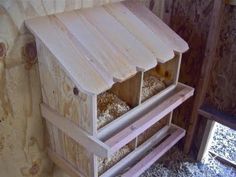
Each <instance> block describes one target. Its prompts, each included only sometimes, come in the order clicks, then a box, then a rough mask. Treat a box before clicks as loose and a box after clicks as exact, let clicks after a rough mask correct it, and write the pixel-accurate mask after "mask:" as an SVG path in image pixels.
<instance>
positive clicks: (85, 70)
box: [26, 17, 113, 94]
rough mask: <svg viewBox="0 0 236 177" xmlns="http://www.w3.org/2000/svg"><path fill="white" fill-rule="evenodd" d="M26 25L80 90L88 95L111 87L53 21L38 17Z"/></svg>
mask: <svg viewBox="0 0 236 177" xmlns="http://www.w3.org/2000/svg"><path fill="white" fill-rule="evenodd" d="M26 25H27V27H28V28H29V29H30V30H31V32H32V33H33V34H34V36H35V37H37V38H39V40H40V41H42V42H43V44H44V45H45V46H47V48H48V49H49V50H50V52H51V53H52V54H53V55H54V56H55V58H56V59H57V60H58V61H59V63H60V64H61V66H62V68H63V69H64V70H65V71H66V73H67V74H68V75H69V76H70V78H71V79H72V80H73V81H74V83H75V84H76V86H77V87H78V88H79V89H80V90H82V91H84V92H85V93H89V94H91V93H92V94H99V93H101V92H103V91H105V90H107V89H109V88H110V87H111V85H112V84H113V81H111V80H109V79H107V78H104V76H102V75H101V74H100V73H99V72H97V71H96V69H95V68H94V67H93V66H92V65H91V64H90V63H89V62H88V61H87V60H86V59H85V58H84V56H82V55H81V53H80V52H79V51H78V50H77V48H76V46H75V45H74V44H73V43H72V42H71V40H70V39H69V38H68V36H67V35H66V34H65V32H63V31H62V29H60V28H58V26H56V25H55V24H54V20H51V19H50V18H49V17H39V18H37V20H36V19H31V20H27V21H26ZM49 33H50V35H48V34H49ZM38 52H40V51H38ZM79 68H80V69H79ZM85 76H86V77H85Z"/></svg>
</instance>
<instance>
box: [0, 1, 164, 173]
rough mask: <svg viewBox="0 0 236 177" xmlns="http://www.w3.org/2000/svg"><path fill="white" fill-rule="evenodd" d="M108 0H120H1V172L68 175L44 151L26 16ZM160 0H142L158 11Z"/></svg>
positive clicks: (34, 57) (34, 56) (33, 53)
mask: <svg viewBox="0 0 236 177" xmlns="http://www.w3.org/2000/svg"><path fill="white" fill-rule="evenodd" d="M112 1H114V2H115V1H120V0H0V176H1V177H36V176H37V177H66V176H67V175H65V174H64V172H62V171H61V169H59V168H58V167H56V166H53V164H52V163H51V161H50V160H49V159H48V157H47V154H46V149H45V148H46V145H45V142H44V133H45V131H44V125H43V119H42V118H41V115H40V110H39V103H40V102H41V91H40V81H39V73H38V65H37V52H36V50H35V43H34V38H33V36H32V35H31V34H29V32H28V31H27V30H26V28H25V26H24V20H25V19H29V18H32V17H36V16H44V15H48V14H53V13H59V12H63V11H69V10H73V9H79V8H85V7H91V6H95V5H100V4H104V3H109V2H112ZM161 1H162V0H155V2H156V3H155V4H156V5H152V4H151V6H150V1H147V2H146V4H147V6H150V7H152V9H153V11H155V12H156V14H160V13H159V10H158V8H157V4H158V3H159V2H161ZM154 7H155V8H154Z"/></svg>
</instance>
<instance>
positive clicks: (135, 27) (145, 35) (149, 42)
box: [103, 3, 174, 63]
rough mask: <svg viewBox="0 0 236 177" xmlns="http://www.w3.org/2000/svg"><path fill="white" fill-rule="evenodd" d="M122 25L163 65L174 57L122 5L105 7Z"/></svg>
mask: <svg viewBox="0 0 236 177" xmlns="http://www.w3.org/2000/svg"><path fill="white" fill-rule="evenodd" d="M103 7H104V8H105V9H106V10H107V11H108V12H109V13H110V14H111V15H113V16H114V17H115V18H116V19H117V20H118V21H119V22H120V23H121V24H122V25H124V26H125V28H127V29H128V30H129V31H130V32H131V33H132V34H133V35H134V36H135V37H136V38H137V39H138V40H140V41H141V42H142V43H143V44H144V45H145V46H146V47H147V48H148V49H149V50H151V51H152V52H153V54H154V55H155V57H156V58H157V60H158V61H160V62H161V63H164V62H166V61H168V60H170V59H172V58H173V57H174V52H173V50H172V49H171V47H170V46H167V45H166V44H165V43H163V41H161V40H160V38H159V36H156V35H155V33H153V32H152V30H150V29H149V28H148V27H147V26H146V25H145V24H144V23H143V22H142V21H141V20H140V19H138V18H137V17H136V16H135V15H134V14H133V13H131V11H130V10H129V9H128V8H126V7H125V6H124V5H123V4H121V3H115V4H111V5H106V6H103Z"/></svg>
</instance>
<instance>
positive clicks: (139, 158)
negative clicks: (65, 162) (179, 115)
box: [101, 125, 185, 177]
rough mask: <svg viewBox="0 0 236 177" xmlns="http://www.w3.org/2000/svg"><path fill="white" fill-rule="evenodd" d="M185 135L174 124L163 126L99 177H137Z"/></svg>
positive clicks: (182, 130)
mask: <svg viewBox="0 0 236 177" xmlns="http://www.w3.org/2000/svg"><path fill="white" fill-rule="evenodd" d="M184 135H185V130H184V129H182V128H180V127H177V126H175V125H170V126H164V127H163V128H162V129H160V130H159V131H158V132H157V133H155V134H154V135H152V136H151V137H150V138H149V139H148V140H146V141H145V142H144V143H142V144H141V145H140V146H138V147H137V148H136V149H135V150H134V151H132V152H131V153H129V154H128V155H127V156H125V158H123V159H121V160H120V161H119V162H118V163H116V164H115V165H114V166H113V167H112V168H110V169H109V170H107V171H106V172H105V173H103V174H102V175H101V177H113V176H122V177H138V176H139V175H141V174H142V173H143V172H144V171H145V170H146V169H148V168H149V167H150V166H151V165H152V164H153V163H154V162H155V161H157V160H158V159H159V158H160V157H161V156H162V155H164V154H165V153H166V152H167V151H168V150H169V149H170V148H171V147H173V146H174V145H175V144H176V143H177V142H178V141H179V140H180V139H181V138H183V137H184Z"/></svg>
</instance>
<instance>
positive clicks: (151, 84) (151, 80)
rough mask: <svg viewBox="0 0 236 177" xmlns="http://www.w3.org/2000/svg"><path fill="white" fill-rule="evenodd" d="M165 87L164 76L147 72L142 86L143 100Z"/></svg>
mask: <svg viewBox="0 0 236 177" xmlns="http://www.w3.org/2000/svg"><path fill="white" fill-rule="evenodd" d="M163 89H165V84H164V78H162V77H157V76H152V75H149V74H145V75H144V79H143V87H142V101H145V100H147V99H148V98H150V97H152V96H154V95H156V94H157V93H158V92H160V91H161V90H163Z"/></svg>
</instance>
